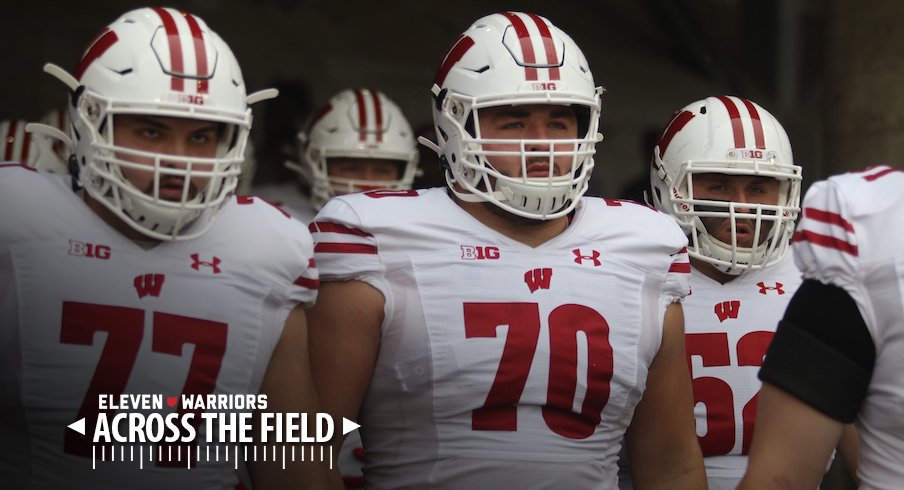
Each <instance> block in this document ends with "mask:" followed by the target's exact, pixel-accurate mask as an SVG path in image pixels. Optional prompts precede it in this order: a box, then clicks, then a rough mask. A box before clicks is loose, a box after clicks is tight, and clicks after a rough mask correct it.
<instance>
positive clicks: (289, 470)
mask: <svg viewBox="0 0 904 490" xmlns="http://www.w3.org/2000/svg"><path fill="white" fill-rule="evenodd" d="M307 336H308V331H307V322H306V320H305V314H304V308H303V307H302V306H296V307H295V308H294V309H293V310H292V312H291V313H289V317H288V318H287V319H286V323H285V326H284V327H283V332H282V336H281V337H280V339H279V343H277V345H276V348H275V349H274V351H273V355H272V357H271V358H270V364H269V365H268V366H267V372H266V373H265V374H264V378H263V381H262V382H261V390H260V392H261V394H265V395H267V410H266V411H267V412H275V413H286V412H300V413H308V414H314V413H316V412H318V411H319V408H320V407H319V405H318V403H317V394H316V391H315V390H314V380H313V379H312V377H311V366H310V362H309V358H308V345H307V344H308V339H307ZM255 426H259V424H255ZM272 446H273V444H269V445H268V448H269V447H272ZM287 446H288V445H287ZM307 448H308V449H310V447H309V446H307ZM286 449H287V451H288V450H289V449H290V448H288V447H287V448H286ZM271 450H272V449H271ZM285 467H286V469H285V470H284V469H283V462H282V460H281V459H277V460H276V461H275V462H274V461H273V460H272V459H271V460H270V461H263V460H262V459H258V460H257V461H249V462H248V470H249V473H250V474H251V482H252V485H253V486H254V488H255V490H267V489H271V488H278V489H288V488H297V489H310V490H314V489H327V488H331V487H330V484H329V479H328V471H329V470H328V468H329V466H328V463H322V464H321V463H315V462H312V461H311V460H310V459H308V460H307V461H306V462H301V460H300V458H297V459H296V460H295V461H292V458H291V457H289V456H288V453H287V457H286V461H285ZM333 488H339V487H333Z"/></svg>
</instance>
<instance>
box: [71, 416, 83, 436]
mask: <svg viewBox="0 0 904 490" xmlns="http://www.w3.org/2000/svg"><path fill="white" fill-rule="evenodd" d="M69 428H70V429H72V430H74V431H76V432H78V433H79V434H81V435H85V419H84V418H81V419H78V420H76V421H75V422H73V423H71V424H69Z"/></svg>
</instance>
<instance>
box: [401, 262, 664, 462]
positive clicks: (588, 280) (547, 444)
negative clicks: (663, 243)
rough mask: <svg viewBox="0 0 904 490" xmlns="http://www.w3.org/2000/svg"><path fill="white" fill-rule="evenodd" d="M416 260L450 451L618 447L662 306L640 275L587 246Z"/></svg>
mask: <svg viewBox="0 0 904 490" xmlns="http://www.w3.org/2000/svg"><path fill="white" fill-rule="evenodd" d="M585 248H586V247H585ZM480 257H483V258H482V259H480ZM594 258H595V260H594ZM411 267H412V274H413V279H414V281H415V283H416V287H417V290H418V295H419V299H420V301H421V303H422V306H423V312H424V320H425V322H426V330H427V334H428V335H427V337H428V339H429V340H428V341H429V344H430V345H429V352H430V353H431V356H432V359H431V363H432V365H431V368H432V373H433V376H432V388H433V390H434V392H433V401H434V407H433V409H434V414H433V417H434V420H435V423H436V425H437V429H436V430H437V436H438V439H439V440H440V444H439V446H440V450H441V452H443V453H445V454H449V455H454V454H458V455H463V454H467V455H469V457H483V456H485V457H489V458H494V459H520V458H523V457H527V458H529V459H534V458H537V457H542V458H544V460H547V461H548V460H549V457H550V456H549V455H550V454H553V455H556V456H555V458H561V460H563V461H564V460H572V461H574V460H591V459H598V458H600V457H602V456H603V455H604V454H603V453H605V450H606V449H607V448H615V447H617V442H618V440H619V438H620V437H621V436H622V433H623V431H624V429H625V427H626V425H627V422H628V420H629V418H630V412H631V410H632V409H633V404H634V403H636V401H637V396H636V395H637V392H636V390H637V389H638V386H637V383H638V381H637V379H638V377H639V376H640V377H641V379H642V376H643V374H645V370H646V368H647V367H648V363H649V360H650V358H651V357H652V354H649V355H647V354H646V353H640V352H639V350H640V349H639V343H640V337H641V335H642V328H643V327H642V326H641V324H642V321H641V319H642V317H643V315H644V313H643V310H644V309H645V308H653V309H654V310H655V308H656V305H655V303H656V300H655V298H654V299H653V300H652V301H649V302H648V295H647V294H646V293H645V292H644V290H643V288H644V286H643V284H644V273H643V272H642V271H640V270H638V269H636V268H633V267H629V266H625V265H622V264H620V263H619V262H618V261H611V262H607V261H605V260H601V254H600V252H599V251H596V254H594V250H592V249H590V248H586V250H579V249H572V248H570V247H569V248H558V249H555V248H553V249H543V248H538V249H529V248H527V247H520V248H519V247H505V246H502V245H498V246H486V247H483V246H478V245H467V246H462V247H461V250H456V249H453V248H452V247H449V250H447V251H445V252H443V253H433V254H422V255H417V256H415V257H413V258H411ZM452 298H454V299H452ZM639 373H642V374H639ZM402 382H403V383H404V382H405V380H404V379H403V380H402ZM625 413H627V414H628V418H627V419H626V418H625V417H624V414H625ZM462 433H467V434H469V436H468V437H462V436H461V434H462ZM613 457H614V455H613Z"/></svg>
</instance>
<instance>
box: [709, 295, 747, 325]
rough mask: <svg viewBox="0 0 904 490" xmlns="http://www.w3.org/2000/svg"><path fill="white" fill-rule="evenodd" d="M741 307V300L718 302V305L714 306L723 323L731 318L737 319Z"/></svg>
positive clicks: (720, 321)
mask: <svg viewBox="0 0 904 490" xmlns="http://www.w3.org/2000/svg"><path fill="white" fill-rule="evenodd" d="M740 309H741V302H740V301H739V300H731V301H723V302H721V303H716V306H714V307H713V311H715V313H716V316H717V317H719V323H722V322H724V321H725V320H728V319H729V318H731V319H737V318H738V310H740Z"/></svg>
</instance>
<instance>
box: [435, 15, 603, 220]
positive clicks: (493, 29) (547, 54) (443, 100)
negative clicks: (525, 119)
mask: <svg viewBox="0 0 904 490" xmlns="http://www.w3.org/2000/svg"><path fill="white" fill-rule="evenodd" d="M432 92H433V96H434V107H433V121H434V125H435V127H436V135H437V142H438V144H437V145H434V144H432V143H430V142H429V140H427V139H421V140H420V141H421V142H422V143H423V144H425V145H427V146H430V147H432V148H433V149H434V150H435V151H437V153H438V154H439V155H440V158H441V160H442V161H443V165H444V166H446V168H447V170H446V181H447V183H448V185H449V187H450V188H451V189H452V191H453V192H454V193H455V194H456V195H457V196H458V197H459V198H460V199H462V200H465V201H470V202H481V201H488V202H491V203H493V204H495V205H496V206H499V207H500V208H502V209H504V210H506V211H508V212H510V213H513V214H516V215H518V216H523V217H527V218H533V219H552V218H557V217H561V216H564V215H566V214H567V213H569V212H571V210H572V209H574V207H575V206H576V205H577V202H578V200H579V199H580V197H581V196H582V195H583V194H584V192H586V191H587V186H588V181H589V180H590V173H591V170H592V169H593V155H594V153H595V151H596V143H597V142H599V141H600V140H602V135H600V134H599V133H598V127H599V114H600V99H599V96H600V94H601V93H602V88H601V87H596V85H595V84H594V82H593V75H592V74H591V73H590V68H589V67H588V65H587V60H586V59H585V58H584V54H583V53H582V52H581V50H580V48H578V46H577V44H575V43H574V41H572V39H571V38H570V37H569V36H568V35H567V34H565V33H564V32H562V30H560V29H559V28H558V27H556V26H554V25H553V24H552V23H551V22H550V21H549V20H547V19H546V18H544V17H541V16H539V15H536V14H530V13H523V12H501V13H497V14H493V15H488V16H486V17H483V18H481V19H479V20H477V22H475V23H474V24H473V25H472V26H471V27H470V28H468V29H467V30H466V31H465V32H464V33H462V35H461V36H460V37H459V38H458V40H457V41H456V42H455V44H454V45H453V46H452V48H451V49H450V50H449V52H448V53H447V54H446V56H445V58H444V59H443V62H442V64H441V65H440V67H439V69H438V70H437V72H436V77H435V83H434V86H433V89H432ZM522 104H551V105H563V106H571V107H573V108H575V109H576V113H577V115H578V122H579V127H580V129H579V133H578V134H577V135H575V139H569V140H564V139H551V140H507V139H506V140H503V139H488V138H484V137H482V136H481V126H480V110H481V109H483V108H486V107H495V106H506V105H522ZM487 144H492V145H499V144H505V145H517V146H518V147H519V148H520V149H519V150H517V151H507V152H501V151H488V150H486V149H485V148H484V145H487ZM531 146H542V147H545V148H548V149H544V150H539V151H538V150H533V149H530V150H529V149H528V147H531ZM492 156H515V157H519V158H520V159H521V166H522V172H521V175H522V176H508V175H503V174H502V173H500V172H499V171H497V170H496V169H495V168H494V167H493V165H492V163H491V162H490V160H491V158H492ZM563 156H564V157H569V158H571V159H572V164H571V168H570V169H568V170H569V171H568V172H565V174H564V175H561V176H552V175H551V176H549V177H539V178H537V177H531V178H528V177H525V176H526V175H527V171H526V169H527V160H528V158H531V159H537V158H542V159H547V160H548V161H549V163H550V166H552V164H553V159H554V158H555V157H560V158H561V157H563ZM459 186H460V187H459Z"/></svg>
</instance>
